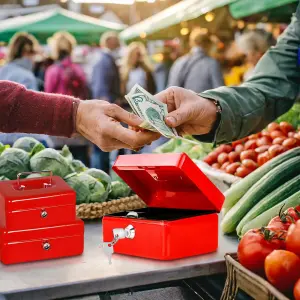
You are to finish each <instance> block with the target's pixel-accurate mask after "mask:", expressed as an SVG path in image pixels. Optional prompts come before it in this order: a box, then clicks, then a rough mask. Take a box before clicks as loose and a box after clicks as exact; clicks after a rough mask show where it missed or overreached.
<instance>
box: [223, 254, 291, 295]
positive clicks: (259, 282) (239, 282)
mask: <svg viewBox="0 0 300 300" xmlns="http://www.w3.org/2000/svg"><path fill="white" fill-rule="evenodd" d="M225 261H226V267H227V279H226V282H225V287H224V290H223V294H222V297H221V300H233V299H235V298H236V295H237V292H238V290H239V289H240V290H242V291H244V292H245V293H246V294H248V295H249V296H250V297H252V298H253V299H258V300H289V298H287V297H286V296H285V295H283V294H282V293H280V292H279V291H278V290H277V289H276V288H274V286H272V285H271V284H270V283H269V282H267V281H266V280H264V279H263V278H262V277H260V276H258V275H256V274H254V273H253V272H251V271H249V270H247V269H246V268H244V267H243V266H242V265H241V264H240V263H239V262H238V261H237V255H236V254H226V255H225Z"/></svg>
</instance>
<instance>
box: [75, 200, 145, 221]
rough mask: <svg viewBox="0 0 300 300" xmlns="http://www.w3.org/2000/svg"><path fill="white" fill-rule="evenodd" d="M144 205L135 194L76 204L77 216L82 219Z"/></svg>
mask: <svg viewBox="0 0 300 300" xmlns="http://www.w3.org/2000/svg"><path fill="white" fill-rule="evenodd" d="M144 207H146V204H145V203H144V202H143V201H142V200H141V199H140V198H139V197H138V196H137V195H135V196H131V197H125V198H120V199H118V200H111V201H108V202H103V203H87V204H85V203H84V204H80V205H77V206H76V212H77V217H78V218H80V219H83V220H88V219H89V220H93V219H98V218H101V217H103V216H104V215H108V214H113V213H118V212H122V211H128V210H135V209H139V208H144Z"/></svg>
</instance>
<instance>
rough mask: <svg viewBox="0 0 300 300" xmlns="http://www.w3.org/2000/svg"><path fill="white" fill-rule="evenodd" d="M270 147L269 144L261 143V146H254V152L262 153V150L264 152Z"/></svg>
mask: <svg viewBox="0 0 300 300" xmlns="http://www.w3.org/2000/svg"><path fill="white" fill-rule="evenodd" d="M270 147H271V145H263V146H260V147H258V148H256V149H255V152H256V153H257V154H260V153H264V152H266V151H267V150H268V149H269V148H270Z"/></svg>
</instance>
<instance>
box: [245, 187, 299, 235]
mask: <svg viewBox="0 0 300 300" xmlns="http://www.w3.org/2000/svg"><path fill="white" fill-rule="evenodd" d="M299 204H300V190H299V191H298V192H296V193H295V194H293V195H292V196H290V197H289V198H287V199H285V200H283V201H281V202H280V203H278V204H277V205H275V206H273V207H271V208H270V209H268V210H266V211H265V212H263V213H262V214H261V215H259V216H257V217H256V218H254V219H253V220H251V221H250V222H249V223H247V224H246V225H245V226H244V227H243V229H242V235H244V234H245V233H246V232H247V231H248V230H250V229H254V228H261V227H263V226H267V225H268V224H269V222H270V221H271V219H272V218H274V217H276V216H278V214H279V211H280V209H281V208H282V211H285V210H286V209H288V208H290V207H295V206H297V205H299ZM283 205H284V206H283ZM282 206H283V207H282Z"/></svg>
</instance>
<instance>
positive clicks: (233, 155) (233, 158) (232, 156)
mask: <svg viewBox="0 0 300 300" xmlns="http://www.w3.org/2000/svg"><path fill="white" fill-rule="evenodd" d="M228 159H229V161H230V162H231V163H234V162H236V161H239V160H240V155H239V154H238V153H237V152H235V151H233V152H230V153H229V154H228Z"/></svg>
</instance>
